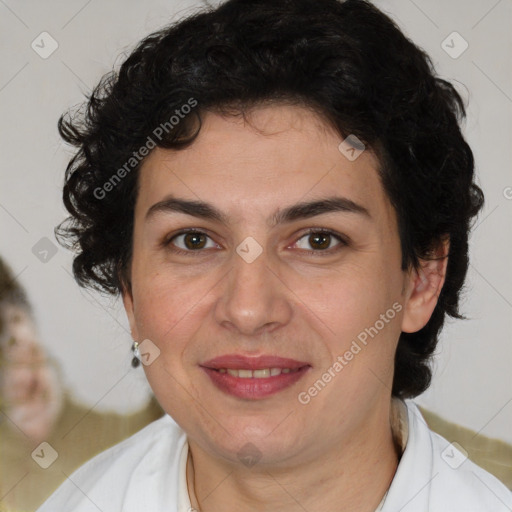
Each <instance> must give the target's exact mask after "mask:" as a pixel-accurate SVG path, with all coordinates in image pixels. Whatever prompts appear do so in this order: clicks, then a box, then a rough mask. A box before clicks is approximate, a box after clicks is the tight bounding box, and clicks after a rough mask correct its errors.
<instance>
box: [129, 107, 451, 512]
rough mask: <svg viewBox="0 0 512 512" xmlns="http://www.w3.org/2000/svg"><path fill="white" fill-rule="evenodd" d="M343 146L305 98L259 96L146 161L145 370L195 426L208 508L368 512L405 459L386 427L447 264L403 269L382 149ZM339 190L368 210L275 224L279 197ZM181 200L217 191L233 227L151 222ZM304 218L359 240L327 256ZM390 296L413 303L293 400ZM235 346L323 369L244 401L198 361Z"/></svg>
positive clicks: (141, 330)
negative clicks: (250, 457)
mask: <svg viewBox="0 0 512 512" xmlns="http://www.w3.org/2000/svg"><path fill="white" fill-rule="evenodd" d="M341 141H342V138H341V137H340V136H339V134H337V133H335V132H334V131H333V130H332V129H331V128H330V127H329V126H328V125H327V124H326V123H325V122H324V121H323V120H322V119H321V118H320V117H318V116H317V115H316V114H314V113H313V112H311V111H310V110H307V109H305V108H302V107H299V106H289V105H273V106H260V107H258V108H256V109H254V110H253V111H252V112H251V113H250V115H249V116H248V118H247V120H246V121H244V120H243V119H242V118H241V117H221V116H219V115H217V114H214V113H208V114H206V115H205V116H204V117H203V126H202V129H201V132H200V134H199V136H198V138H197V139H196V141H195V142H194V143H193V144H192V145H191V146H189V147H188V148H187V149H184V150H179V151H172V150H165V149H159V148H157V149H155V150H154V151H153V152H152V153H151V154H150V155H149V156H148V157H147V159H146V161H145V162H144V163H143V165H142V168H141V171H140V176H139V186H140V188H139V193H138V197H137V201H136V208H135V225H134V233H133V235H134V237H133V257H132V262H131V268H130V271H129V279H130V286H129V287H127V289H126V290H125V291H124V292H123V300H124V304H125V308H126V311H127V315H128V318H129V321H130V326H131V331H132V335H133V338H134V339H135V340H138V341H142V340H144V339H149V340H151V342H152V343H154V344H155V345H156V346H157V347H158V349H159V350H160V354H159V356H158V357H157V358H156V359H155V360H154V362H152V363H151V364H150V365H148V366H145V367H144V370H145V372H146V375H147V378H148V381H149V383H150V385H151V387H152V389H153V391H154V393H155V395H156V397H157V399H158V401H159V402H160V404H161V405H162V407H163V408H164V410H165V411H166V412H167V413H168V414H170V415H171V416H172V417H173V418H174V419H175V420H176V421H177V423H178V424H179V425H180V426H181V427H182V428H183V429H184V430H185V431H186V433H187V435H188V439H189V447H190V452H189V455H190V458H189V461H188V467H187V480H188V487H189V493H190V494H191V495H192V505H193V506H194V507H195V508H196V509H199V510H202V511H206V512H208V511H215V510H217V511H218V510H229V509H230V504H232V503H237V510H240V511H249V510H280V511H285V512H286V511H299V510H304V509H306V510H308V511H309V512H315V511H325V510H340V511H356V510H357V511H359V512H365V511H367V512H373V511H374V510H375V508H376V507H377V505H378V504H379V502H380V500H381V498H382V496H383V495H384V493H385V492H386V490H387V488H388V486H389V484H390V482H391V480H392V478H393V475H394V473H395V471H396V467H397V462H398V460H397V455H396V451H395V448H394V444H393V440H392V432H391V426H390V421H389V413H390V400H391V386H392V379H393V361H394V354H395V350H396V345H397V342H398V338H399V335H400V332H401V331H402V330H404V331H407V332H414V331H417V330H418V329H420V328H421V327H423V326H424V325H425V324H426V323H427V321H428V319H429V318H430V315H431V314H432V311H433V309H434V307H435V304H436V301H437V297H438V295H439V292H440V289H441V287H442V284H443V282H444V272H445V268H446V258H445V259H441V260H436V261H430V262H424V264H423V268H422V270H421V272H420V273H417V272H415V271H413V270H410V271H406V272H404V271H402V270H401V266H400V263H401V251H400V240H399V236H398V228H397V222H396V215H395V212H394V210H393V208H392V206H391V204H390V202H389V199H388V198H387V196H386V194H385V192H384V190H383V188H382V185H381V182H380V180H379V177H378V173H377V169H378V161H377V159H376V157H375V156H374V154H373V153H372V152H371V151H370V150H369V149H367V150H366V151H364V152H363V153H362V154H361V155H360V156H359V157H358V158H357V159H356V160H355V161H349V160H348V159H347V158H346V157H345V156H343V155H342V154H341V152H340V151H339V150H338V145H339V144H340V142H341ZM334 193H335V194H336V195H340V196H343V197H345V198H348V199H350V200H351V201H353V202H355V203H357V204H359V205H361V206H363V207H364V208H366V209H367V211H368V213H369V215H363V214H359V213H353V212H330V213H324V214H322V215H318V216H316V217H312V218H307V219H299V220H295V221H292V222H289V223H286V224H280V225H276V226H271V223H270V219H271V217H272V215H273V214H274V213H275V212H276V211H278V210H279V209H283V208H285V207H286V206H289V205H292V204H295V203H298V202H302V201H307V200H313V199H321V198H322V199H323V198H325V197H330V196H332V195H333V194H334ZM171 194H172V195H173V196H174V197H179V198H183V199H188V200H196V201H197V200H200V201H205V202H208V203H211V204H212V205H214V206H215V207H216V208H217V209H219V210H220V211H222V212H223V213H224V214H225V216H226V217H227V220H228V222H227V224H222V223H219V222H217V221H213V220H205V219H199V218H196V217H192V216H190V215H186V214H183V213H177V212H168V211H159V212H157V213H155V214H154V215H150V216H149V217H147V213H148V210H149V209H150V208H151V207H152V206H153V205H155V204H156V203H158V202H160V201H162V200H163V199H165V198H167V197H168V196H169V195H171ZM184 228H195V229H197V230H200V231H202V232H204V233H205V234H206V235H207V236H208V237H209V238H205V239H204V241H203V245H202V247H203V248H202V249H200V250H198V249H193V248H192V249H190V247H194V246H193V241H192V242H190V240H189V245H188V246H187V245H185V242H186V241H187V239H186V238H185V237H184V236H180V237H177V238H173V236H174V235H175V234H177V233H178V232H179V231H180V230H181V229H184ZM308 228H318V229H324V230H325V229H327V230H332V231H335V232H336V233H339V234H340V235H341V236H343V237H345V238H347V239H348V243H347V244H343V243H341V242H340V241H339V240H338V239H336V238H335V237H332V238H330V239H329V238H328V239H327V242H326V244H325V245H326V246H327V247H328V252H327V251H326V249H322V248H321V247H320V248H319V243H320V245H321V244H322V243H323V242H322V241H320V242H316V244H315V240H314V239H312V237H311V236H309V235H308V234H307V233H305V231H306V230H307V229H308ZM249 236H250V237H253V238H254V239H255V240H256V241H257V242H258V243H259V244H260V246H261V247H262V248H263V252H262V253H261V254H260V255H259V256H258V257H257V258H256V259H255V261H253V262H252V263H247V262H246V261H245V260H244V259H242V258H241V257H240V256H239V255H238V254H237V252H236V248H237V246H238V245H239V244H240V243H241V242H242V241H243V240H244V239H245V238H246V237H249ZM172 238H173V239H172ZM170 239H172V240H171V243H169V244H168V245H164V244H162V241H165V240H167V241H169V240H170ZM173 244H174V245H173ZM173 247H176V248H178V249H180V248H181V249H182V250H184V251H187V250H188V251H189V252H188V253H186V254H177V253H175V252H173V251H172V248H173ZM336 249H338V250H336ZM444 249H446V248H444ZM322 250H323V253H322V254H323V255H322V254H320V252H321V251H322ZM308 251H309V252H308ZM311 251H316V254H310V252H311ZM394 303H399V304H400V305H401V306H402V309H401V311H400V312H399V313H397V314H396V316H395V318H394V319H393V320H390V321H389V322H388V323H386V325H385V327H384V328H383V329H381V330H380V331H379V333H378V335H377V336H375V337H374V338H373V339H371V341H370V342H369V343H368V344H367V346H365V347H364V348H363V349H362V350H361V351H360V352H359V353H358V354H357V355H356V356H355V357H354V358H353V359H352V360H351V361H350V362H349V364H347V365H346V366H345V367H344V368H343V370H342V371H341V372H339V373H338V374H337V375H336V377H335V378H333V379H332V381H331V382H330V383H329V384H328V385H327V386H326V387H325V388H324V389H323V390H322V391H321V392H320V393H318V395H317V396H315V397H314V398H312V399H311V401H310V402H309V403H308V404H307V405H303V404H301V403H300V402H299V401H298V399H297V397H298V394H299V393H300V392H302V391H307V389H308V388H309V387H310V386H311V385H313V383H314V382H315V381H317V380H318V379H319V378H321V375H322V374H323V373H324V372H325V371H326V370H327V369H328V368H329V367H330V366H332V364H333V363H334V361H336V358H337V357H338V356H340V355H343V354H344V353H345V352H346V351H347V350H348V349H349V348H350V346H351V343H352V341H353V340H354V339H356V337H357V335H358V334H359V333H360V332H362V331H364V329H365V328H367V327H370V326H373V325H374V324H375V322H376V320H378V319H379V318H380V315H381V314H384V313H385V312H386V311H387V310H388V309H389V308H391V307H392V305H393V304H394ZM229 353H239V354H244V355H248V356H250V355H259V354H271V355H278V356H282V357H289V358H293V359H297V360H299V361H307V362H308V363H309V364H310V365H311V368H310V369H309V371H308V373H307V374H306V375H305V376H304V377H303V378H302V379H301V380H300V381H299V382H297V383H295V384H294V385H293V386H291V387H289V388H287V389H285V390H283V391H281V392H279V393H277V394H275V395H273V396H270V397H268V398H265V399H262V400H250V399H240V398H236V397H232V396H229V395H227V394H225V393H223V392H222V391H220V390H218V389H217V388H216V387H215V386H214V385H213V384H212V383H211V381H210V379H209V377H208V376H207V375H205V374H204V372H203V371H202V370H201V369H200V367H199V365H200V364H201V363H203V362H205V361H207V360H208V359H211V358H213V357H216V356H219V355H222V354H229ZM248 442H250V443H252V444H253V445H255V446H256V447H257V449H258V450H259V452H260V454H261V458H260V459H259V461H258V462H257V464H255V465H254V466H252V467H247V466H245V465H244V464H243V463H242V462H241V461H240V460H239V458H238V456H237V453H238V452H239V451H240V450H241V449H242V447H244V445H246V444H247V443H248Z"/></svg>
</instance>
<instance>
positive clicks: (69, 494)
mask: <svg viewBox="0 0 512 512" xmlns="http://www.w3.org/2000/svg"><path fill="white" fill-rule="evenodd" d="M185 442H186V435H185V433H184V432H183V430H181V428H180V427H179V426H178V425H177V424H176V423H175V422H174V420H173V419H172V418H171V417H170V416H169V415H167V414H166V415H165V416H163V417H162V418H160V419H158V420H156V421H154V422H152V423H150V424H149V425H147V426H146V427H145V428H143V429H142V430H140V431H139V432H137V433H135V434H133V435H132V436H131V437H129V438H128V439H125V440H124V441H122V442H120V443H118V444H116V445H114V446H112V447H111V448H109V449H107V450H105V451H103V452H101V453H100V454H98V455H97V456H95V457H93V458H92V459H91V460H89V461H88V462H86V463H85V464H84V465H83V466H81V467H80V468H79V469H77V470H76V471H75V472H74V473H72V474H71V475H66V480H65V482H64V483H63V484H62V485H61V486H60V487H59V488H58V489H57V491H55V493H53V494H52V496H50V498H49V499H48V500H47V501H46V502H45V503H44V504H43V505H42V506H41V507H40V508H39V509H38V512H53V511H55V510H73V511H74V512H88V511H89V510H91V511H92V510H95V511H97V510H98V508H99V509H100V510H128V508H126V507H125V506H124V505H125V504H126V503H129V502H132V503H133V500H131V498H130V499H128V496H131V495H132V494H133V493H135V494H136V493H139V494H140V495H144V496H151V495H152V493H151V489H150V488H149V487H155V486H156V487H158V486H160V487H162V485H163V484H162V480H165V481H166V486H167V490H168V491H169V492H172V491H173V490H174V489H173V486H172V485H171V486H169V482H172V481H173V479H174V481H175V482H177V477H178V469H179V468H178V466H179V457H180V453H181V450H182V448H183V445H184V444H185ZM62 456H65V454H62ZM145 485H146V486H147V487H144V486H145ZM148 486H149V487H148ZM141 489H144V492H143V493H142V492H141ZM137 501H138V500H137ZM146 502H147V500H146ZM146 504H147V503H146Z"/></svg>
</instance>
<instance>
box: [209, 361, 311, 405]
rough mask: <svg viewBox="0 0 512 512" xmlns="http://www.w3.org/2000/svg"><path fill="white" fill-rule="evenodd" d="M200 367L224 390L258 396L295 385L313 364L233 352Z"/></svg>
mask: <svg viewBox="0 0 512 512" xmlns="http://www.w3.org/2000/svg"><path fill="white" fill-rule="evenodd" d="M200 367H201V369H202V370H203V371H204V372H205V373H206V374H207V375H208V377H209V378H210V380H211V382H212V383H213V384H214V385H215V386H216V387H217V388H218V389H219V390H221V391H223V392H224V393H227V394H229V395H231V396H235V397H238V398H243V399H248V400H258V399H262V398H267V397H269V396H271V395H274V394H276V393H278V392H280V391H282V390H284V389H286V388H288V387H290V386H292V385H293V384H294V383H296V382H297V381H298V380H300V379H301V378H302V377H303V376H304V375H305V374H306V372H308V371H309V369H310V368H311V365H310V364H309V363H307V362H303V361H297V360H294V359H289V358H282V357H277V356H258V357H246V356H242V355H238V354H230V355H225V356H221V357H217V358H215V359H212V360H210V361H206V362H205V363H203V364H201V365H200Z"/></svg>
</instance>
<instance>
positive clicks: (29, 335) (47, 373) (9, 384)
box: [0, 304, 63, 444]
mask: <svg viewBox="0 0 512 512" xmlns="http://www.w3.org/2000/svg"><path fill="white" fill-rule="evenodd" d="M0 309H1V314H2V317H3V320H4V325H5V328H4V330H5V332H4V333H3V338H5V339H3V340H2V360H3V361H2V363H3V366H4V367H3V371H2V373H1V379H0V391H1V401H2V403H3V406H4V410H5V411H6V413H7V417H8V418H9V420H10V422H9V423H8V424H9V426H11V427H12V429H13V430H14V431H15V432H16V433H18V434H19V435H20V436H22V437H23V438H24V439H25V440H26V441H27V442H30V443H32V444H36V443H39V442H41V441H43V440H44V439H45V438H46V437H47V436H48V435H49V434H50V433H51V430H52V429H53V426H54V425H55V422H56V420H57V418H58V416H59V413H60V411H61V408H62V403H63V391H62V388H61V383H60V381H59V378H58V375H57V371H56V369H55V368H54V367H53V366H52V365H51V364H49V362H48V360H47V358H46V357H45V354H44V351H43V349H42V348H41V346H40V343H39V335H38V333H37V329H36V326H35V324H34V320H33V319H32V317H31V315H30V314H29V313H28V312H27V311H26V310H25V309H24V308H22V307H20V306H17V305H13V304H3V305H2V306H1V307H0Z"/></svg>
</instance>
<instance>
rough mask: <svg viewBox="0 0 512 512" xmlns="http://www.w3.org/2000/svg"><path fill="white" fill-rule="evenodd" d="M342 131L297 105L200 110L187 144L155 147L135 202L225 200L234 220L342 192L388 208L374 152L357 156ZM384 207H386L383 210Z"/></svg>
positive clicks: (372, 206)
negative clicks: (344, 145) (243, 112)
mask: <svg viewBox="0 0 512 512" xmlns="http://www.w3.org/2000/svg"><path fill="white" fill-rule="evenodd" d="M342 141H343V138H342V137H341V136H340V135H339V134H338V133H336V132H335V131H334V130H333V129H332V128H331V127H330V126H329V125H328V124H327V123H326V122H325V121H324V120H323V119H322V118H321V117H320V116H319V115H317V114H315V113H314V112H312V111H311V110H308V109H306V108H303V107H297V106H285V105H280V106H268V107H260V108H257V109H255V110H253V111H251V112H250V113H249V114H248V115H247V117H246V118H244V117H242V116H238V117H234V116H230V117H226V116H221V115H218V114H215V113H207V114H206V115H204V116H202V126H201V130H200V132H199V135H198V137H197V138H196V140H195V141H194V142H193V143H192V144H191V145H190V146H188V147H187V148H185V149H181V150H167V149H162V148H156V149H155V150H153V152H152V153H151V154H150V155H149V156H148V157H147V158H146V160H145V161H144V163H143V165H142V167H141V170H140V175H139V196H138V200H137V209H138V210H139V212H140V213H143V212H142V211H141V210H144V209H145V210H147V209H148V208H150V207H151V205H152V204H154V203H156V202H158V201H160V200H162V198H163V197H165V195H166V194H172V195H174V196H180V197H185V198H188V199H190V200H202V201H208V202H212V203H214V204H217V205H219V207H220V208H221V209H222V210H223V211H225V212H226V213H227V214H228V215H231V216H232V218H233V219H235V217H239V218H240V220H241V218H242V217H244V216H249V215H253V216H259V215H264V216H265V217H270V216H271V215H272V214H273V213H274V212H275V211H276V209H278V208H279V206H284V205H287V204H293V203H295V202H297V201H299V200H302V201H304V200H306V199H308V200H310V199H314V198H316V197H325V196H333V195H336V194H340V195H343V196H344V197H348V198H349V199H350V200H352V201H354V202H356V203H358V204H361V203H364V204H365V205H366V206H367V208H368V209H369V210H374V211H375V213H382V212H383V211H384V210H386V209H388V207H389V204H388V201H387V198H386V195H385V194H384V191H383V189H382V185H381V182H380V179H379V175H378V166H379V162H378V160H377V158H376V156H375V155H374V154H373V153H372V152H371V151H370V150H366V151H363V152H362V153H361V154H360V155H359V156H358V157H357V158H356V159H355V160H353V161H351V160H350V159H348V158H347V157H346V155H345V154H344V153H343V152H342V151H340V149H339V145H340V143H341V142H342ZM379 210H380V212H379Z"/></svg>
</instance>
